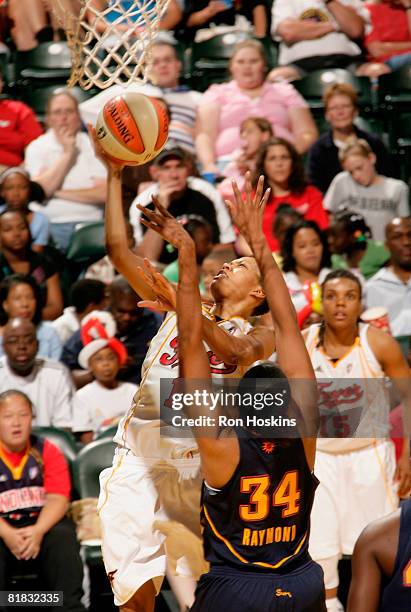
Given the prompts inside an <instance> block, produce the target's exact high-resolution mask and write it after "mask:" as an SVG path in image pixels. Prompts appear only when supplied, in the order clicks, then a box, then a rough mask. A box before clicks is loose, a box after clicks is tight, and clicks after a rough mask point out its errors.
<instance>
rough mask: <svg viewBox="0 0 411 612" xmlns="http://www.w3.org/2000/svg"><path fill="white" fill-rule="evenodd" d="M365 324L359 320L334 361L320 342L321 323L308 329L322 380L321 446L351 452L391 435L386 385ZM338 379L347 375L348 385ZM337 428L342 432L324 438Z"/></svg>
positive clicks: (309, 347) (316, 369)
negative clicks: (348, 345)
mask: <svg viewBox="0 0 411 612" xmlns="http://www.w3.org/2000/svg"><path fill="white" fill-rule="evenodd" d="M368 328H369V325H365V324H363V323H360V325H359V336H358V337H357V339H356V341H355V343H354V344H353V345H352V347H351V348H350V349H349V350H348V352H347V353H346V354H345V355H344V356H343V357H341V359H339V360H338V361H336V362H335V361H333V360H331V359H330V358H329V357H328V356H327V355H326V354H325V352H324V350H323V348H322V347H318V340H319V332H320V325H317V324H316V325H311V326H310V328H309V331H308V335H307V338H306V341H305V342H306V346H307V350H308V353H309V355H310V358H311V362H312V364H313V368H314V372H315V375H316V378H317V380H319V381H320V414H321V427H320V434H319V437H318V439H317V448H318V450H320V451H324V452H327V453H343V452H351V451H354V450H359V449H360V448H364V447H366V446H369V445H371V444H373V443H374V442H375V439H376V438H386V437H388V435H389V429H388V415H389V398H388V388H387V385H386V382H385V374H384V372H383V370H382V369H381V366H380V364H379V362H378V361H377V359H376V357H375V355H374V353H373V351H372V350H371V347H370V345H369V343H368V339H367V332H368ZM342 379H347V384H346V385H345V384H344V382H343V380H342ZM337 405H338V409H337ZM337 431H338V432H341V436H342V437H340V438H331V437H330V438H327V437H324V436H327V435H331V434H332V433H334V434H335V433H336V432H337ZM322 436H323V437H322Z"/></svg>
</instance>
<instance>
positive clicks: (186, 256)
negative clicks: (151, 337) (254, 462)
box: [142, 201, 239, 487]
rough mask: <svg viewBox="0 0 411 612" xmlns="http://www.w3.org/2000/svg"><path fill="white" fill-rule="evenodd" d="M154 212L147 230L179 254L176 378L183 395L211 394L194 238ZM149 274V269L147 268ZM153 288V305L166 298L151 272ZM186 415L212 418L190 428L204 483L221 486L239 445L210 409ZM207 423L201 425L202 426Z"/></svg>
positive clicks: (161, 211) (161, 209) (233, 465)
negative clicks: (159, 234)
mask: <svg viewBox="0 0 411 612" xmlns="http://www.w3.org/2000/svg"><path fill="white" fill-rule="evenodd" d="M155 206H156V211H146V212H145V213H144V214H145V215H146V217H147V219H144V220H142V223H144V225H146V227H148V228H150V229H153V230H155V231H158V232H159V233H161V234H162V235H163V236H164V237H165V238H166V239H168V240H169V241H171V240H172V244H173V245H174V246H175V247H176V248H177V249H178V262H179V281H178V290H177V305H176V312H177V327H178V355H179V377H180V379H184V380H183V386H182V391H183V392H185V393H189V394H193V393H194V392H196V391H200V392H202V391H205V392H209V391H211V390H212V389H211V372H210V364H209V360H208V356H207V353H206V350H205V348H204V344H203V327H202V326H203V323H202V319H203V315H202V307H201V296H200V290H199V288H198V276H197V264H196V257H195V246H194V242H193V240H192V238H191V237H190V236H189V234H188V233H187V232H186V231H185V229H184V228H183V226H182V225H181V224H180V223H178V222H177V221H176V220H175V219H174V217H172V215H170V213H168V212H167V211H166V210H165V209H164V207H163V206H161V204H160V203H159V202H158V201H156V202H155ZM146 270H147V266H146ZM149 272H150V274H151V276H152V288H153V289H154V290H155V291H156V293H157V300H158V301H160V302H161V300H162V299H163V297H164V298H165V299H166V300H167V293H164V289H165V287H164V286H163V284H162V280H161V278H160V277H161V275H160V274H159V273H158V272H154V271H153V270H152V269H151V271H150V268H149ZM184 412H185V414H186V416H187V417H188V418H192V419H194V418H196V417H199V416H203V417H205V418H207V417H211V418H212V420H211V421H208V422H207V424H201V425H199V426H192V427H191V428H192V431H193V434H194V436H195V437H196V440H197V443H198V447H199V449H200V454H201V465H202V471H203V474H204V477H205V479H206V480H207V482H208V483H209V484H210V485H211V486H215V487H219V486H221V485H223V484H225V483H226V482H227V480H228V479H229V478H230V476H231V475H232V473H233V472H234V470H235V468H236V466H237V464H238V460H239V447H238V440H237V438H236V437H235V436H232V437H220V434H221V428H220V426H219V421H218V409H217V410H215V411H214V412H211V411H210V410H209V406H208V405H207V404H206V403H204V404H202V405H198V404H197V405H194V406H191V405H188V404H187V405H186V406H185V409H184ZM203 423H205V422H203Z"/></svg>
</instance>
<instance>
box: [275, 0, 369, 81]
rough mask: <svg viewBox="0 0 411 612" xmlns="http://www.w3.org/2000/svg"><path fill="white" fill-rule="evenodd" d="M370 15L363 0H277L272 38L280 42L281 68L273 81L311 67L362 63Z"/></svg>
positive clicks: (295, 76) (295, 75)
mask: <svg viewBox="0 0 411 612" xmlns="http://www.w3.org/2000/svg"><path fill="white" fill-rule="evenodd" d="M368 24H369V15H368V12H367V10H366V9H365V8H364V6H363V3H362V2H361V1H360V0H315V1H313V0H276V1H275V2H274V4H273V9H272V26H271V31H272V34H273V37H275V38H276V40H278V41H280V55H279V61H278V63H279V67H278V68H274V69H273V70H272V71H271V72H270V76H269V78H270V79H271V80H277V79H286V80H294V79H298V78H300V77H302V76H305V75H306V74H307V73H309V72H311V71H312V70H318V69H323V68H348V69H350V70H356V68H357V67H358V65H359V64H360V62H361V47H360V44H359V43H358V41H359V40H360V39H362V37H363V36H364V33H365V32H366V28H367V27H368Z"/></svg>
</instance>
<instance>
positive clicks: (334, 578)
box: [317, 555, 339, 590]
mask: <svg viewBox="0 0 411 612" xmlns="http://www.w3.org/2000/svg"><path fill="white" fill-rule="evenodd" d="M338 561H339V556H338V555H335V556H334V557H327V559H317V563H318V564H319V565H321V567H322V568H323V572H324V585H325V588H326V590H328V589H335V588H336V587H338V584H339V580H338Z"/></svg>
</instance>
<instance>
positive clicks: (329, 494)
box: [310, 440, 398, 561]
mask: <svg viewBox="0 0 411 612" xmlns="http://www.w3.org/2000/svg"><path fill="white" fill-rule="evenodd" d="M394 472H395V452H394V445H393V444H392V442H391V441H385V440H384V441H382V442H378V443H376V444H375V445H373V446H367V447H366V448H364V449H361V450H357V451H353V452H351V453H341V454H335V455H333V454H331V453H324V452H321V451H317V454H316V460H315V475H316V476H317V478H318V479H319V481H320V484H319V486H318V489H317V491H316V493H315V498H314V504H313V509H312V513H311V536H310V554H311V556H312V557H313V559H314V560H316V561H318V560H320V559H328V558H330V557H334V556H338V557H341V555H351V554H352V552H353V549H354V545H355V542H356V541H357V539H358V536H359V535H360V533H361V532H362V530H363V529H364V527H365V526H366V525H368V523H370V522H371V521H374V520H375V519H378V518H381V517H383V516H385V515H387V514H390V513H391V512H393V511H394V510H396V508H397V507H398V498H397V493H396V488H395V485H394V483H393V480H394Z"/></svg>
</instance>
